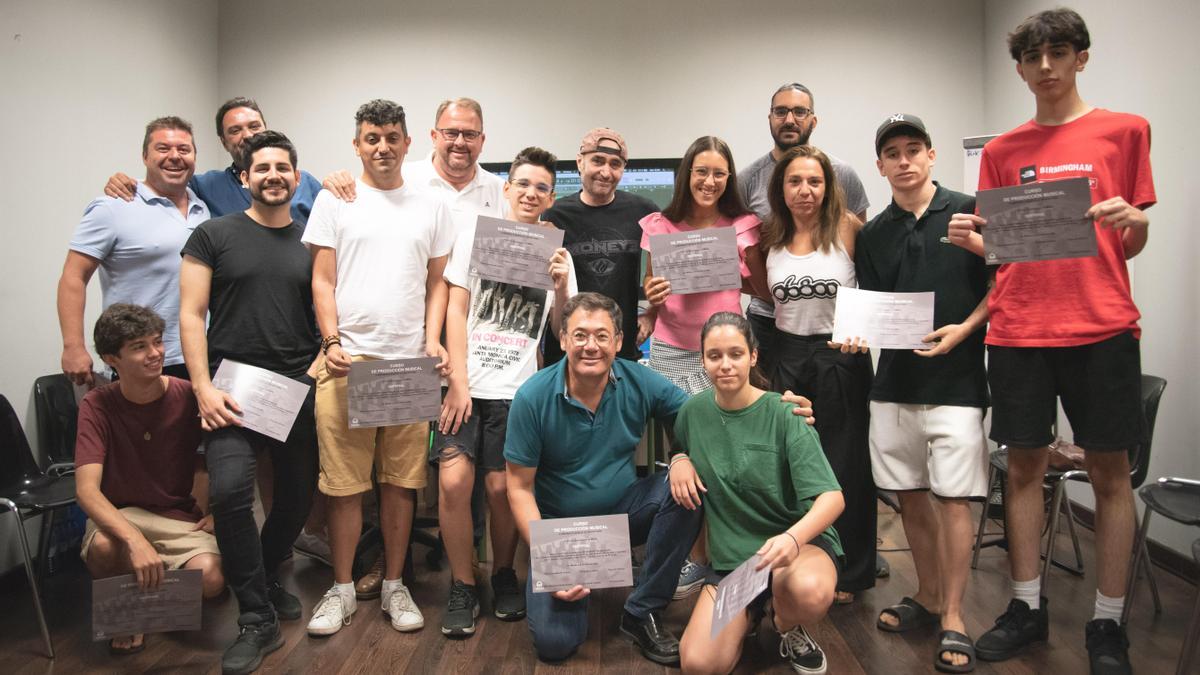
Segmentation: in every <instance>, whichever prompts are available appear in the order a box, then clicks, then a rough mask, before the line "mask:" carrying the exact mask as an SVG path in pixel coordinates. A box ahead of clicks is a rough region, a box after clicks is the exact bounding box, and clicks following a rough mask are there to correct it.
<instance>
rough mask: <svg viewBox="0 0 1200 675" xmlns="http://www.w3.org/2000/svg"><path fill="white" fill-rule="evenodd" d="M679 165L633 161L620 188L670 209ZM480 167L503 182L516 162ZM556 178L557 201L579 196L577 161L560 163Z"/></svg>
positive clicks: (659, 160)
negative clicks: (566, 197) (668, 206)
mask: <svg viewBox="0 0 1200 675" xmlns="http://www.w3.org/2000/svg"><path fill="white" fill-rule="evenodd" d="M679 162H680V158H679V157H673V158H652V159H631V160H629V161H628V162H627V163H626V164H625V174H624V175H623V176H621V184H620V186H619V187H620V189H622V190H625V191H626V192H632V193H633V194H636V195H641V196H643V197H645V198H646V199H649V200H650V201H652V202H654V203H655V204H657V205H658V207H659V208H666V206H667V204H669V203H670V202H671V195H672V194H673V193H674V192H675V170H676V169H677V168H679ZM479 166H482V167H483V168H484V169H487V170H488V171H490V172H492V173H494V174H496V175H497V176H500V177H501V178H507V177H508V169H509V168H510V167H511V166H512V162H480V163H479ZM554 174H555V178H554V197H555V198H556V199H557V198H559V197H565V196H567V195H573V194H575V193H576V192H579V190H580V187H581V185H580V181H579V167H577V166H576V165H575V162H574V161H573V160H567V159H560V160H558V163H557V164H555V166H554Z"/></svg>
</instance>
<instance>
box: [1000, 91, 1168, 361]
mask: <svg viewBox="0 0 1200 675" xmlns="http://www.w3.org/2000/svg"><path fill="white" fill-rule="evenodd" d="M1080 176H1082V177H1086V178H1087V179H1088V182H1089V183H1090V184H1091V187H1092V203H1093V204H1095V203H1097V202H1101V201H1104V200H1105V199H1109V198H1111V197H1116V196H1121V197H1124V198H1125V201H1127V202H1129V203H1130V204H1132V205H1133V206H1136V207H1137V208H1140V209H1144V208H1147V207H1149V206H1151V205H1153V204H1154V202H1155V201H1156V200H1155V196H1154V179H1153V177H1152V176H1151V174H1150V124H1149V123H1148V122H1147V121H1146V120H1145V119H1143V118H1141V117H1138V116H1137V115H1130V114H1127V113H1115V112H1112V111H1109V110H1104V109H1102V108H1096V109H1094V110H1092V111H1091V112H1089V113H1087V114H1086V115H1084V116H1083V117H1080V118H1079V119H1077V120H1074V121H1071V122H1068V123H1066V124H1063V125H1059V126H1044V125H1041V124H1037V123H1036V122H1033V121H1029V122H1026V123H1025V124H1022V125H1021V126H1019V127H1017V128H1016V129H1013V130H1012V131H1010V132H1008V133H1006V134H1004V135H1002V136H999V137H998V138H996V139H994V140H992V141H991V142H989V143H988V144H987V145H986V146H984V148H983V156H982V158H981V160H980V167H979V189H980V190H987V189H990V188H997V187H1006V186H1010V185H1020V184H1023V183H1031V182H1035V181H1037V182H1047V181H1053V180H1061V179H1064V178H1076V177H1080ZM1096 240H1097V245H1098V251H1099V253H1098V255H1097V256H1096V257H1094V258H1069V259H1063V260H1041V261H1036V262H1023V263H1010V264H1006V265H1001V266H1000V269H999V270H997V272H996V286H995V288H994V289H993V290H992V295H991V298H990V299H989V300H988V312H989V313H990V315H991V316H990V319H989V324H988V331H987V343H988V344H989V345H1000V346H1005V347H1073V346H1077V345H1086V344H1092V343H1095V342H1100V341H1101V340H1105V339H1108V338H1110V337H1112V336H1114V335H1119V334H1121V333H1124V332H1126V331H1133V333H1134V336H1135V337H1138V336H1139V335H1140V329H1139V328H1138V323H1137V321H1138V318H1139V317H1140V316H1141V315H1140V314H1139V313H1138V309H1137V306H1136V305H1134V303H1133V296H1132V295H1131V294H1130V291H1129V270H1128V268H1126V266H1125V247H1124V246H1123V245H1122V243H1121V233H1120V232H1119V231H1116V230H1112V229H1109V228H1102V227H1099V226H1096Z"/></svg>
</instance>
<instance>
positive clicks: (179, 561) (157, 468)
mask: <svg viewBox="0 0 1200 675" xmlns="http://www.w3.org/2000/svg"><path fill="white" fill-rule="evenodd" d="M163 327H164V322H163V319H162V317H160V316H158V315H157V314H155V313H154V312H153V311H151V310H149V309H146V308H145V307H139V306H137V305H127V304H116V305H112V306H110V307H109V308H108V309H106V310H104V313H103V314H101V315H100V319H99V320H98V321H97V322H96V329H95V341H96V352H97V353H98V354H99V355H100V358H102V359H104V362H105V363H107V364H108V365H109V366H111V367H112V368H113V370H115V371H116V372H117V375H119V376H120V380H118V381H117V382H114V383H112V384H108V385H104V386H102V387H97V388H96V389H93V390H92V391H90V392H88V394H87V396H85V397H84V398H83V402H82V403H80V405H79V435H78V437H77V439H76V441H75V465H76V469H75V490H76V494H77V497H78V499H79V505H80V506H81V507H82V508H83V510H84V511H85V512H86V513H87V515H88V522H87V529H86V531H85V532H84V535H83V550H82V551H81V556H82V557H83V561H84V562H85V563H86V564H87V566H88V570H90V571H91V573H92V576H94V577H97V578H104V577H111V576H117V575H120V574H131V573H132V574H133V575H134V576H136V577H137V581H138V584H139V585H140V586H141V587H142V588H143V589H147V588H154V587H156V586H157V585H158V584H159V582H160V581H161V580H162V578H163V570H164V569H180V568H182V569H198V570H200V571H201V573H202V574H203V577H202V579H203V580H202V588H203V593H204V597H205V598H212V597H216V596H217V595H219V594H220V593H221V591H223V590H224V588H225V578H224V577H223V576H222V575H221V555H220V552H219V551H218V549H217V540H216V538H215V537H213V535H212V517H211V516H204V515H203V514H202V512H201V507H200V505H199V503H198V502H197V499H196V497H194V496H193V486H194V485H195V478H196V475H197V470H198V469H202V464H201V457H202V456H201V455H198V454H197V453H196V449H197V447H199V445H200V419H199V409H198V408H197V407H196V399H195V397H194V396H193V395H192V386H191V384H189V383H188V382H187V381H186V380H180V379H177V378H174V377H170V376H166V375H163V374H162V366H163V341H162V333H163ZM199 492H201V493H206V492H207V490H200V491H199ZM199 497H200V499H201V500H202V501H207V494H200V495H199ZM143 647H145V641H144V639H143V636H142V635H140V634H139V635H132V636H128V637H118V638H114V639H113V640H112V642H110V643H109V649H110V651H112V653H114V654H132V653H135V652H139V651H141V650H142V648H143Z"/></svg>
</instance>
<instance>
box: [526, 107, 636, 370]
mask: <svg viewBox="0 0 1200 675" xmlns="http://www.w3.org/2000/svg"><path fill="white" fill-rule="evenodd" d="M628 159H629V148H628V147H627V146H626V145H625V139H624V138H622V137H621V134H619V133H617V132H616V131H613V130H612V129H609V128H607V127H597V128H595V129H592V130H591V131H589V132H587V134H586V135H585V136H584V137H583V141H582V142H580V144H579V154H578V155H577V156H576V158H575V162H576V163H577V164H578V165H579V177H580V181H581V183H582V184H583V189H582V190H580V191H579V192H577V193H575V194H573V195H571V196H569V197H563V198H562V199H559V200H558V201H556V202H555V203H554V206H552V207H550V209H549V210H547V211H546V213H545V214H544V215H543V216H542V219H543V220H546V221H549V222H551V223H554V226H555V227H557V228H558V229H560V230H564V231H565V234H564V235H563V247H564V248H566V249H567V250H568V251H570V253H571V258H572V259H573V260H574V261H575V275H576V277H577V279H578V280H579V291H580V292H581V293H582V292H586V291H591V292H593V293H600V294H601V295H606V296H608V297H610V298H612V299H613V300H616V302H617V306H618V307H620V308H621V314H622V317H623V321H622V323H623V325H622V326H621V332H622V333H623V334H624V335H625V336H626V339H625V342H624V343H623V344H622V345H621V351H620V352H619V353H618V354H617V356H619V357H621V358H623V359H629V360H631V361H636V360H638V359H639V358H641V351H640V350H639V349H638V347H639V345H641V344H642V342H644V341H645V340H646V338H647V337H648V335H649V332H650V324H649V323H645V322H643V321H642V319H641V317H639V316H638V311H637V310H638V291H639V289H640V288H641V279H642V277H641V264H642V246H641V243H642V228H641V226H640V225H638V221H639V220H641V219H642V218H643V217H644V216H646V215H648V214H651V213H654V212H655V211H658V210H659V208H658V206H657V205H655V204H654V202H652V201H650V200H649V199H646V198H645V197H639V196H637V195H634V194H630V193H628V192H624V191H621V190H618V189H617V185H618V184H619V183H620V182H621V176H622V175H623V174H624V173H625V162H626V161H627V160H628ZM635 336H636V338H637V339H636V340H635V339H633V338H634V337H635ZM542 351H543V366H548V365H550V364H553V363H556V362H558V361H559V360H560V359H561V358H562V357H563V353H562V348H561V347H560V346H559V344H558V336H557V335H550V334H547V336H546V339H544V340H543V341H542Z"/></svg>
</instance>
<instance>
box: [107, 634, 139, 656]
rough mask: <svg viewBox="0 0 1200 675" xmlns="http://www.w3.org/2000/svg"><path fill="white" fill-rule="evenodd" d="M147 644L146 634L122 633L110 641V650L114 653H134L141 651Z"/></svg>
mask: <svg viewBox="0 0 1200 675" xmlns="http://www.w3.org/2000/svg"><path fill="white" fill-rule="evenodd" d="M145 646H146V636H145V635H142V634H141V633H137V634H136V635H122V636H121V637H115V638H113V639H111V640H109V641H108V650H109V651H110V652H112V653H113V654H133V653H136V652H139V651H141V650H142V647H145Z"/></svg>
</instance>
